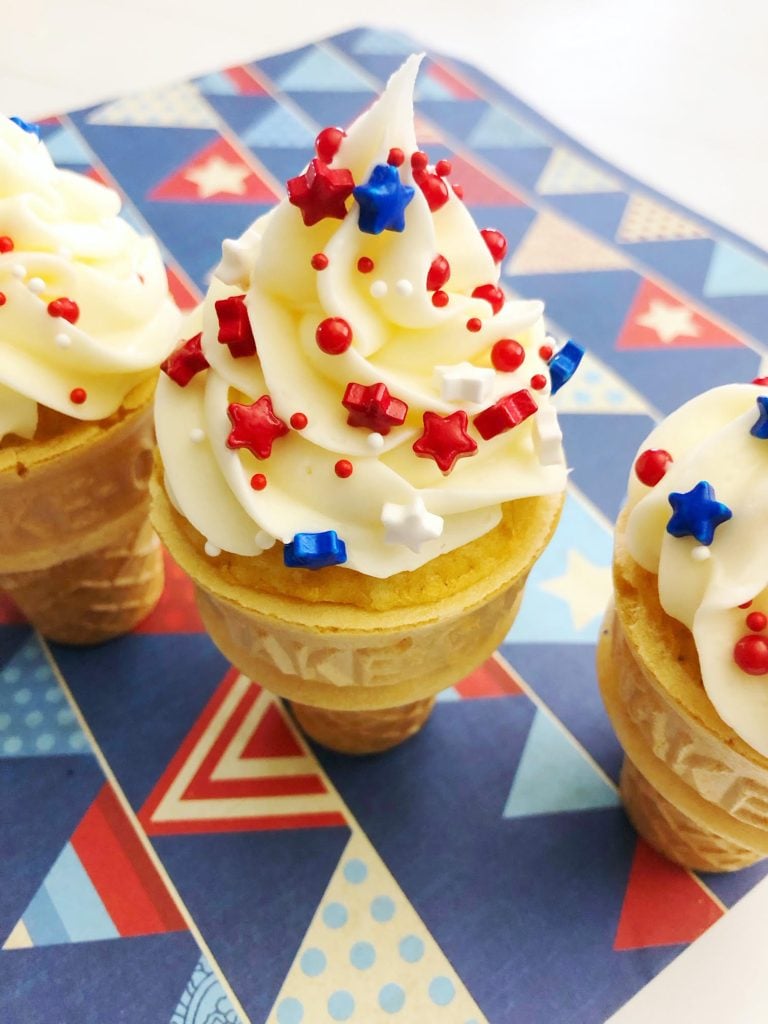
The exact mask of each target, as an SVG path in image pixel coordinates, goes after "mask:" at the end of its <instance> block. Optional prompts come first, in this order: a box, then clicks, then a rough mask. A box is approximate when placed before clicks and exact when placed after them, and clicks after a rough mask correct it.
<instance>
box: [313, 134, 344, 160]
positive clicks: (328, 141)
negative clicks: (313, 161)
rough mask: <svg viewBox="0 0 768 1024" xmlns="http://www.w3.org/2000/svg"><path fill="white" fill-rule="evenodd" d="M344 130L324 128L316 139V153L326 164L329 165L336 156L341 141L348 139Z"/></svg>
mask: <svg viewBox="0 0 768 1024" xmlns="http://www.w3.org/2000/svg"><path fill="white" fill-rule="evenodd" d="M346 134H347V133H346V132H345V131H344V130H343V129H342V128H323V130H322V131H321V132H320V134H319V135H318V136H317V138H316V139H315V151H316V152H317V155H318V156H319V157H320V159H321V160H322V161H323V163H324V164H329V163H330V162H331V160H333V158H334V157H335V156H336V154H337V153H338V151H339V146H340V145H341V140H342V139H343V138H345V137H346Z"/></svg>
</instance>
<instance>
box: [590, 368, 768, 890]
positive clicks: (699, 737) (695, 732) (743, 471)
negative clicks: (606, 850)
mask: <svg viewBox="0 0 768 1024" xmlns="http://www.w3.org/2000/svg"><path fill="white" fill-rule="evenodd" d="M767 424H768V390H766V388H765V387H762V386H756V385H750V384H744V385H728V386H726V387H719V388H715V389H713V390H712V391H708V392H706V393H705V394H703V395H701V396H699V397H698V398H695V399H693V400H692V401H690V402H688V403H687V404H686V405H684V406H682V407H681V408H680V409H678V410H677V411H676V412H675V413H673V414H672V415H671V416H669V417H668V418H667V419H666V420H665V421H664V422H663V423H662V424H661V425H660V426H659V427H657V428H656V430H654V431H653V432H652V433H651V435H650V436H649V437H648V439H647V440H646V441H645V443H644V444H643V445H642V447H641V450H640V452H639V453H638V457H637V459H636V461H635V464H634V468H633V472H632V474H631V478H630V483H629V497H628V501H627V506H626V508H625V510H624V512H623V513H622V515H621V517H620V519H619V522H618V524H617V528H616V548H615V559H614V584H615V587H614V589H615V599H614V604H613V606H612V607H611V608H610V609H609V611H608V613H607V615H606V620H605V623H604V628H603V631H602V635H601V639H600V644H599V649H598V675H599V678H600V684H601V689H602V693H603V698H604V700H605V704H606V707H607V709H608V713H609V715H610V718H611V721H612V723H613V726H614V728H615V730H616V733H617V735H618V738H619V740H620V742H621V744H622V747H623V748H624V753H625V760H624V767H623V771H622V778H621V790H622V795H623V799H624V803H625V806H626V809H627V812H628V814H629V817H630V819H631V820H632V822H633V823H634V825H635V826H636V828H637V830H638V831H639V832H640V833H641V834H642V835H643V836H644V837H645V838H646V839H647V840H648V841H649V842H650V843H651V844H652V845H653V846H655V847H656V848H657V849H658V850H660V851H661V852H662V853H664V854H665V855H666V856H667V857H669V858H670V859H671V860H674V861H677V862H678V863H681V864H683V865H685V866H686V867H689V868H695V869H700V870H705V871H731V870H734V869H736V868H739V867H744V866H746V865H748V864H752V863H754V862H755V861H757V860H759V859H760V858H762V857H764V856H766V855H767V854H768V682H766V679H765V677H766V676H768V633H767V632H766V626H768V615H767V614H766V613H768V545H766V544H765V543H764V542H763V537H764V536H765V527H764V519H765V509H766V503H765V500H764V497H763V494H762V491H763V489H764V488H763V483H762V480H763V479H764V476H765V473H764V469H765V460H766V458H768V429H767V426H766V425H767Z"/></svg>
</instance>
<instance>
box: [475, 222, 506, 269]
mask: <svg viewBox="0 0 768 1024" xmlns="http://www.w3.org/2000/svg"><path fill="white" fill-rule="evenodd" d="M480 234H481V235H482V236H483V241H484V242H485V244H486V245H487V246H488V252H490V254H491V256H492V257H493V262H494V263H501V261H502V260H503V259H504V257H505V256H506V255H507V240H506V238H505V237H504V235H502V233H501V232H500V231H496V229H495V228H483V230H482V231H481V232H480Z"/></svg>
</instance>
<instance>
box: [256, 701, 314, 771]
mask: <svg viewBox="0 0 768 1024" xmlns="http://www.w3.org/2000/svg"><path fill="white" fill-rule="evenodd" d="M303 753H304V751H303V750H302V749H301V747H300V746H299V744H298V743H297V742H296V739H295V738H294V737H293V736H292V735H291V731H290V729H289V728H288V726H287V725H286V724H285V721H284V720H283V718H282V716H281V714H280V712H279V711H278V710H277V708H276V707H275V705H274V704H271V705H270V706H269V707H268V708H267V710H266V712H265V713H264V717H263V718H262V719H261V721H260V722H259V724H258V725H257V726H256V731H255V732H254V734H253V736H251V738H250V739H249V740H248V742H247V743H246V745H245V749H244V750H243V752H242V754H241V755H240V756H241V757H248V758H251V757H301V756H302V754H303Z"/></svg>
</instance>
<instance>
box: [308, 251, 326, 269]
mask: <svg viewBox="0 0 768 1024" xmlns="http://www.w3.org/2000/svg"><path fill="white" fill-rule="evenodd" d="M310 263H311V264H312V269H313V270H325V268H326V267H327V266H328V257H327V256H326V255H325V253H324V252H316V253H315V255H314V256H313V257H312V259H311V260H310Z"/></svg>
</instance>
